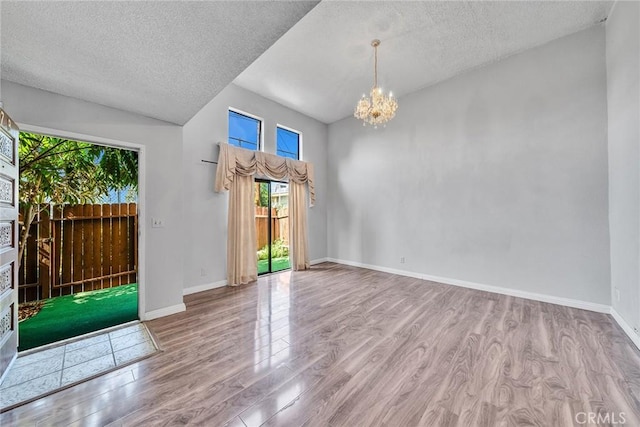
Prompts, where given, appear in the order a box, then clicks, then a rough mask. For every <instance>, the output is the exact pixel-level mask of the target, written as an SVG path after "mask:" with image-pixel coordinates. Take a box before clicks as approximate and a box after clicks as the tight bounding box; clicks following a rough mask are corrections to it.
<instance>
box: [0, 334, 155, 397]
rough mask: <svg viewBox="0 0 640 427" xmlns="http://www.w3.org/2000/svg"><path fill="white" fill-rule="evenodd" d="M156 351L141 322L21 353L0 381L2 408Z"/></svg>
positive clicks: (48, 392) (50, 391)
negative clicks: (56, 345) (39, 349)
mask: <svg viewBox="0 0 640 427" xmlns="http://www.w3.org/2000/svg"><path fill="white" fill-rule="evenodd" d="M155 352H156V346H155V344H154V343H153V340H152V339H151V336H150V335H149V331H148V330H147V328H146V327H145V326H144V325H143V324H142V323H136V324H134V325H129V326H125V327H122V328H119V329H115V330H111V331H109V332H104V333H102V334H99V335H94V336H91V337H87V338H82V339H79V340H76V341H73V342H68V343H66V344H62V345H60V346H58V347H53V348H47V349H45V350H41V351H35V352H30V353H28V354H26V355H24V356H23V355H20V356H18V358H17V359H16V361H15V362H14V364H13V366H12V367H11V370H10V371H9V373H8V374H7V376H6V377H5V378H4V380H3V381H2V383H1V384H0V408H1V409H4V408H6V407H9V406H13V405H15V404H17V403H20V402H24V401H28V400H31V399H33V398H34V397H37V396H41V395H45V394H50V393H52V392H54V391H55V390H57V389H59V388H61V387H65V386H68V385H70V384H73V383H76V382H80V381H82V380H84V379H86V378H89V377H93V376H95V375H97V374H100V373H103V372H106V371H110V370H113V369H115V368H116V367H118V366H121V365H124V364H126V363H128V362H131V361H132V360H136V359H140V358H142V357H144V356H148V355H150V354H153V353H155Z"/></svg>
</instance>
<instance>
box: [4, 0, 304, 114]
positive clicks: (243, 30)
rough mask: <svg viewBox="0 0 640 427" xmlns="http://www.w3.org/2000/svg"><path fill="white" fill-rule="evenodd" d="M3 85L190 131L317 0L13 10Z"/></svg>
mask: <svg viewBox="0 0 640 427" xmlns="http://www.w3.org/2000/svg"><path fill="white" fill-rule="evenodd" d="M0 3H1V4H0V12H1V14H2V38H1V42H2V45H1V46H2V56H1V60H2V78H3V79H6V80H10V81H13V82H16V83H20V84H23V85H27V86H33V87H36V88H39V89H44V90H48V91H51V92H55V93H60V94H63V95H67V96H72V97H76V98H80V99H84V100H87V101H92V102H96V103H99V104H103V105H107V106H110V107H115V108H119V109H122V110H126V111H131V112H135V113H139V114H142V115H145V116H149V117H154V118H158V119H162V120H166V121H169V122H173V123H177V124H183V123H185V122H186V121H187V120H189V119H190V118H191V117H193V115H194V114H195V113H197V112H198V111H199V110H200V109H201V108H202V107H203V106H204V105H205V104H206V103H207V102H209V101H210V100H211V99H213V97H214V96H215V95H216V94H217V93H218V92H220V91H221V90H222V89H224V88H225V87H226V86H227V85H228V84H229V83H230V82H231V81H232V80H233V79H234V78H235V77H236V76H237V75H238V74H240V72H242V70H244V69H245V68H246V67H247V66H249V65H250V64H251V63H252V62H253V61H254V60H255V59H256V58H257V57H258V56H260V54H262V53H263V52H264V51H265V50H267V49H268V48H269V47H270V46H271V45H273V43H274V42H275V41H276V40H278V38H279V37H280V36H282V35H283V34H284V33H285V32H286V31H287V30H289V28H291V26H293V25H294V24H295V23H296V22H298V20H300V18H301V17H302V16H304V14H306V13H307V12H308V11H309V10H310V9H311V8H313V7H314V6H315V5H316V4H317V1H303V2H299V1H275V2H264V1H257V2H256V1H253V2H245V1H188V2H184V1H170V2H165V1H96V2H94V1H35V2H30V1H15V2H13V1H6V0H2V1H1V2H0Z"/></svg>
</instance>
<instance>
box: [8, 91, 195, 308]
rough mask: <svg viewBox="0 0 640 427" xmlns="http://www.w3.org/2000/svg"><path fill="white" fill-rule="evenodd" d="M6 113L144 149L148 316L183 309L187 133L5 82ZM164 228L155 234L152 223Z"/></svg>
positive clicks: (35, 123)
mask: <svg viewBox="0 0 640 427" xmlns="http://www.w3.org/2000/svg"><path fill="white" fill-rule="evenodd" d="M2 100H3V101H4V106H5V110H6V111H7V112H8V113H9V114H10V115H11V117H12V118H13V119H14V120H15V121H16V122H18V123H24V124H28V125H32V126H40V127H45V128H51V129H56V130H60V131H66V132H75V133H80V134H85V135H90V136H95V137H98V138H108V139H114V140H119V141H124V142H130V143H137V144H142V145H144V146H145V156H146V183H147V189H146V198H145V203H146V215H145V216H146V224H145V235H144V238H145V246H146V269H145V278H146V279H145V285H146V295H145V296H146V312H147V313H149V312H152V311H155V310H162V309H166V308H168V307H174V308H175V307H176V306H178V305H181V304H182V255H181V250H182V236H183V231H182V229H183V227H182V206H181V202H182V199H181V190H182V159H181V158H182V150H181V146H182V128H181V127H180V126H175V125H172V124H169V123H165V122H162V121H158V120H154V119H150V118H147V117H142V116H138V115H135V114H131V113H126V112H123V111H120V110H115V109H113V108H108V107H104V106H102V105H98V104H93V103H90V102H85V101H81V100H79V99H76V98H69V97H66V96H62V95H58V94H54V93H51V92H45V91H42V90H39V89H34V88H31V87H27V86H22V85H19V84H15V83H11V82H8V81H4V80H3V81H2ZM152 216H153V217H159V218H162V219H164V222H165V227H164V228H153V229H152V228H151V226H150V221H151V217H152Z"/></svg>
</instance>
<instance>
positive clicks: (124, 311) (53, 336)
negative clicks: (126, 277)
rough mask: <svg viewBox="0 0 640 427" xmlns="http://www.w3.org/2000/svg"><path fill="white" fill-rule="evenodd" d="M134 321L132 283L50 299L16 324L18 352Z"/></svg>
mask: <svg viewBox="0 0 640 427" xmlns="http://www.w3.org/2000/svg"><path fill="white" fill-rule="evenodd" d="M136 319H138V285H137V284H136V283H132V284H130V285H124V286H118V287H115V288H109V289H102V290H99V291H91V292H81V293H78V294H75V295H65V296H62V297H56V298H51V299H48V300H46V302H45V305H44V307H42V310H40V312H39V313H38V314H36V315H35V316H33V317H31V318H30V319H27V320H24V321H22V322H20V324H19V325H18V334H19V337H20V346H19V348H18V350H19V351H24V350H29V349H30V348H34V347H40V346H41V345H45V344H50V343H52V342H56V341H60V340H64V339H67V338H72V337H76V336H78V335H82V334H86V333H89V332H93V331H98V330H100V329H104V328H108V327H110V326H115V325H119V324H121V323H126V322H129V321H132V320H136Z"/></svg>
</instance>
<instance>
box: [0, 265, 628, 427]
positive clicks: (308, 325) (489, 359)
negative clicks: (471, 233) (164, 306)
mask: <svg viewBox="0 0 640 427" xmlns="http://www.w3.org/2000/svg"><path fill="white" fill-rule="evenodd" d="M185 299H186V304H187V311H186V312H185V313H181V314H177V315H174V316H170V317H167V318H163V319H158V320H155V321H152V322H149V323H148V326H149V328H150V329H151V331H152V332H153V333H154V334H155V336H156V338H157V340H158V341H159V344H160V346H161V347H162V348H163V349H164V352H163V353H160V354H157V355H155V356H152V357H151V358H149V359H147V360H144V361H141V362H139V363H136V364H134V365H131V366H128V367H126V368H123V369H121V370H119V371H116V372H113V373H110V374H108V375H106V376H104V377H101V378H97V379H94V380H92V381H89V382H87V383H84V384H81V385H79V386H76V387H73V388H70V389H67V390H64V391H62V392H59V393H57V394H55V395H52V396H49V397H47V398H44V399H41V400H39V401H36V402H33V403H31V404H28V405H26V406H22V407H20V408H17V409H14V410H13V411H10V412H7V413H5V414H2V416H1V418H0V424H1V425H2V426H6V425H34V424H36V423H37V424H38V425H46V426H58V425H68V424H71V425H78V426H80V425H82V426H86V425H106V424H109V423H113V425H132V426H138V425H183V424H190V425H207V426H219V425H224V424H225V423H227V422H229V423H230V425H232V426H240V427H242V426H245V425H247V426H257V425H260V424H262V423H266V425H269V426H272V425H273V426H275V425H281V426H298V425H310V426H324V425H331V426H350V427H351V426H369V425H387V426H417V425H425V426H438V425H443V426H444V425H451V426H453V425H459V426H517V425H527V426H529V425H538V426H565V425H566V426H573V425H578V424H577V423H576V422H575V419H574V417H575V415H576V414H578V413H580V412H587V413H588V412H600V413H601V414H604V413H606V412H609V413H616V414H618V413H620V412H624V413H625V414H624V417H625V419H626V421H627V425H630V426H640V404H639V400H640V352H639V351H638V350H637V349H635V347H633V344H632V343H631V341H630V340H629V339H628V338H627V337H626V336H625V335H624V333H623V332H622V331H621V330H620V328H619V327H618V326H617V325H615V324H614V323H613V321H612V319H611V318H610V317H609V316H607V315H604V314H597V313H592V312H588V311H582V310H576V309H570V308H565V307H561V306H556V305H552V304H545V303H539V302H535V301H529V300H524V299H519V298H513V297H507V296H502V295H496V294H490V293H486V292H479V291H473V290H468V289H463V288H458V287H454V286H448V285H441V284H437V283H432V282H426V281H421V280H417V279H411V278H407V277H400V276H395V275H392V274H386V273H380V272H375V271H369V270H364V269H358V268H353V267H345V266H339V265H336V264H330V263H326V264H321V265H319V266H315V267H314V268H313V269H312V270H311V271H308V272H295V273H283V274H277V275H272V276H269V277H264V278H261V279H260V280H259V281H258V285H257V286H256V285H255V284H253V285H249V286H244V287H241V288H239V289H238V288H236V289H230V288H223V289H216V290H213V291H208V292H203V293H200V294H195V295H191V296H189V297H187V298H185Z"/></svg>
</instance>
